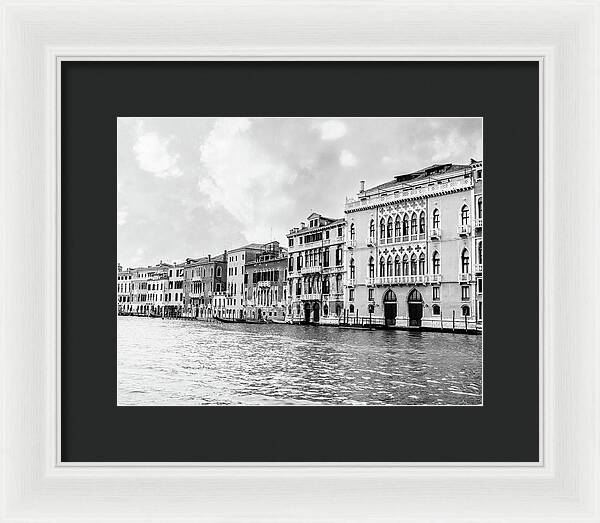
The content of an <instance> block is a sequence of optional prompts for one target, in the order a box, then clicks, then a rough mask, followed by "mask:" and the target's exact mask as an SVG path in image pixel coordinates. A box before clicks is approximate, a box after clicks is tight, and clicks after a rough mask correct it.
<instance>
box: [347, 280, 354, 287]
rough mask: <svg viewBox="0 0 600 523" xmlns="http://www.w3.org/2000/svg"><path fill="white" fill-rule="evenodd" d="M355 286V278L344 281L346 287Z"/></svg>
mask: <svg viewBox="0 0 600 523" xmlns="http://www.w3.org/2000/svg"><path fill="white" fill-rule="evenodd" d="M355 286H356V278H349V279H348V280H346V287H355Z"/></svg>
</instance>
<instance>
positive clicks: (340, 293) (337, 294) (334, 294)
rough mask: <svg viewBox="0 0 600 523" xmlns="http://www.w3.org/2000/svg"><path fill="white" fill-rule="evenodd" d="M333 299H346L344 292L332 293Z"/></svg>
mask: <svg viewBox="0 0 600 523" xmlns="http://www.w3.org/2000/svg"><path fill="white" fill-rule="evenodd" d="M331 299H332V300H343V299H344V293H343V292H332V293H331Z"/></svg>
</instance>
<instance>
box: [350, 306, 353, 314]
mask: <svg viewBox="0 0 600 523" xmlns="http://www.w3.org/2000/svg"><path fill="white" fill-rule="evenodd" d="M350 314H354V305H352V304H350Z"/></svg>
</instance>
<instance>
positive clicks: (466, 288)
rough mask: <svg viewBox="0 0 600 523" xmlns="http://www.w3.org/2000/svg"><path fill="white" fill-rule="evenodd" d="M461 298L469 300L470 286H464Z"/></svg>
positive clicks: (461, 289)
mask: <svg viewBox="0 0 600 523" xmlns="http://www.w3.org/2000/svg"><path fill="white" fill-rule="evenodd" d="M460 297H461V298H462V299H463V300H468V299H469V286H468V285H462V286H461V288H460Z"/></svg>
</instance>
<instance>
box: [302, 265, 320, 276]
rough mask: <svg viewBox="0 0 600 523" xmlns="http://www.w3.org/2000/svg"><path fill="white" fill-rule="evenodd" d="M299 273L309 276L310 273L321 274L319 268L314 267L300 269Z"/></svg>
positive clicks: (317, 266)
mask: <svg viewBox="0 0 600 523" xmlns="http://www.w3.org/2000/svg"><path fill="white" fill-rule="evenodd" d="M300 272H301V273H302V274H310V273H313V272H321V266H319V265H315V266H313V267H302V269H300Z"/></svg>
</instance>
